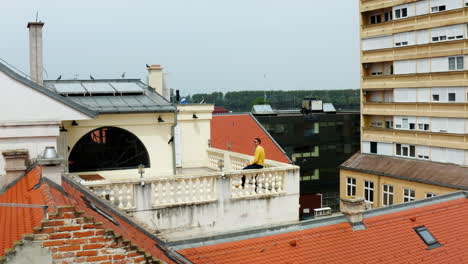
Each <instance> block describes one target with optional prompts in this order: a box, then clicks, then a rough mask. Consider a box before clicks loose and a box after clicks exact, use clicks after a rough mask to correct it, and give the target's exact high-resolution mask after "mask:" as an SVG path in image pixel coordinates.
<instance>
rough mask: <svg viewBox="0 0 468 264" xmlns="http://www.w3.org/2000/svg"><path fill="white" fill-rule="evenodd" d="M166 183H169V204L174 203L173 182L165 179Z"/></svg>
mask: <svg viewBox="0 0 468 264" xmlns="http://www.w3.org/2000/svg"><path fill="white" fill-rule="evenodd" d="M167 184H169V204H174V203H175V199H174V198H175V188H174V183H172V182H171V181H167Z"/></svg>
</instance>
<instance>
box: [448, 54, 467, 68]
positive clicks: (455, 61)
mask: <svg viewBox="0 0 468 264" xmlns="http://www.w3.org/2000/svg"><path fill="white" fill-rule="evenodd" d="M448 62H449V70H450V71H456V70H463V67H464V66H463V64H464V63H463V56H457V57H449V58H448Z"/></svg>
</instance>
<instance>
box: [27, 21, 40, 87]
mask: <svg viewBox="0 0 468 264" xmlns="http://www.w3.org/2000/svg"><path fill="white" fill-rule="evenodd" d="M43 26H44V23H42V22H29V23H28V28H29V67H30V75H31V78H32V81H33V82H35V83H37V84H40V85H43V82H44V81H43V76H42V71H43V63H42V27H43Z"/></svg>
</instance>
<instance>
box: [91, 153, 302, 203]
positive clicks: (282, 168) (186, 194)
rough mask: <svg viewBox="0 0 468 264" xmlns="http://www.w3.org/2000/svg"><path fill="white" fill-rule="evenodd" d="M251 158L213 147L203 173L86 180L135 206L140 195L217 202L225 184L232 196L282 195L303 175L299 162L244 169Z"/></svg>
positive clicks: (165, 200)
mask: <svg viewBox="0 0 468 264" xmlns="http://www.w3.org/2000/svg"><path fill="white" fill-rule="evenodd" d="M251 159H252V157H251V156H248V155H243V154H239V153H234V152H229V151H223V150H218V149H213V148H210V149H208V161H207V164H205V166H206V167H208V168H209V169H212V170H213V171H212V172H205V173H203V174H202V175H199V174H197V175H172V176H166V177H143V178H129V179H126V180H114V179H108V180H99V181H87V182H83V183H82V184H83V185H85V186H88V187H89V188H90V189H92V190H93V191H94V192H95V193H96V194H97V195H98V196H100V197H102V198H104V199H106V200H108V201H110V202H111V203H112V204H114V205H115V206H118V207H119V208H121V209H124V210H132V209H136V208H137V207H138V205H137V204H138V201H137V200H138V197H137V196H140V198H142V199H145V200H147V199H150V200H151V201H152V206H153V208H162V207H171V206H178V205H189V204H200V203H210V202H215V201H217V200H218V196H219V195H222V194H220V193H219V191H218V190H221V188H220V185H223V184H228V185H229V186H230V187H229V188H228V189H230V193H229V194H228V195H229V197H230V198H231V199H255V198H261V197H265V196H276V195H282V194H286V188H285V187H286V185H287V182H288V177H290V178H291V180H294V178H295V177H297V178H298V177H299V168H298V167H297V166H294V165H290V164H286V163H281V162H276V161H270V160H267V161H266V164H265V168H264V169H259V170H242V168H243V167H245V166H246V163H248V162H249V161H250V160H251ZM148 195H149V197H145V196H148Z"/></svg>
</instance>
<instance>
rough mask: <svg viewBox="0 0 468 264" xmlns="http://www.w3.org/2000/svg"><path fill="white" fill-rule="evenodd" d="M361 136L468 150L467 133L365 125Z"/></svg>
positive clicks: (377, 139)
mask: <svg viewBox="0 0 468 264" xmlns="http://www.w3.org/2000/svg"><path fill="white" fill-rule="evenodd" d="M361 138H362V140H363V141H376V142H389V143H394V142H395V143H402V144H412V145H423V146H432V147H441V148H453V149H464V150H468V135H463V134H450V133H437V132H429V131H416V130H400V129H386V128H375V127H366V128H363V129H362V136H361Z"/></svg>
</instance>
